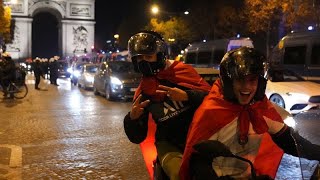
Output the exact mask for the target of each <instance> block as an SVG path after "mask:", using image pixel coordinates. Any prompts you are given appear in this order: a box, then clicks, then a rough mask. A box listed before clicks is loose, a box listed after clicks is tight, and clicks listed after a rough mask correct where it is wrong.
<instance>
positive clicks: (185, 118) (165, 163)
mask: <svg viewBox="0 0 320 180" xmlns="http://www.w3.org/2000/svg"><path fill="white" fill-rule="evenodd" d="M128 51H129V57H131V60H132V63H133V65H134V69H135V71H136V72H139V73H142V75H143V76H142V79H141V81H140V85H139V87H138V89H137V91H136V92H135V96H134V100H133V105H132V109H131V111H130V112H129V113H128V114H127V115H126V116H125V118H124V129H125V132H126V135H127V136H128V138H129V140H130V141H131V142H133V143H136V144H140V143H142V142H143V141H144V140H145V139H146V137H147V133H148V120H149V121H154V122H155V123H156V134H155V146H156V149H157V155H158V160H159V162H160V164H161V166H162V168H163V170H164V171H165V173H166V174H167V176H168V177H170V179H178V178H179V177H178V176H179V175H178V174H179V169H180V165H181V160H182V153H183V150H184V146H185V141H186V135H187V132H188V128H189V124H190V122H191V120H192V117H193V113H194V111H195V110H196V109H197V108H198V106H199V105H200V104H201V102H202V100H203V98H204V97H205V96H206V95H207V94H208V92H209V91H210V88H211V86H210V85H209V84H208V83H207V82H206V81H205V80H204V79H203V78H201V76H200V75H199V74H198V73H197V72H196V71H195V69H194V68H192V67H191V66H190V65H186V64H184V63H182V62H178V61H174V60H169V59H167V58H166V55H167V44H166V43H165V41H164V40H163V38H162V37H161V35H159V34H158V33H156V32H153V31H143V32H140V33H137V34H135V35H133V36H132V37H131V38H130V39H129V41H128ZM149 115H151V116H149Z"/></svg>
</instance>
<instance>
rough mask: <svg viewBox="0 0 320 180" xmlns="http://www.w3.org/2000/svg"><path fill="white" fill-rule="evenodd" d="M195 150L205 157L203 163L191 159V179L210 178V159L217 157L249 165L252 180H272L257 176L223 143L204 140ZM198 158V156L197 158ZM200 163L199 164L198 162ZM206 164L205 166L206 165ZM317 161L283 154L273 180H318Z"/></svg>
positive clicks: (251, 164) (211, 172)
mask: <svg viewBox="0 0 320 180" xmlns="http://www.w3.org/2000/svg"><path fill="white" fill-rule="evenodd" d="M193 148H194V149H195V150H196V153H197V154H198V155H200V156H201V157H205V158H206V159H208V160H206V161H205V162H204V161H203V159H201V157H200V158H191V163H190V164H191V171H192V172H191V176H192V177H193V179H195V180H197V179H204V178H205V179H207V177H208V176H209V177H212V175H213V174H215V172H214V170H213V169H212V165H211V162H212V159H214V158H217V157H220V156H222V157H232V158H236V159H239V160H241V161H245V162H247V163H249V164H250V168H251V177H250V179H252V180H258V179H259V180H261V179H266V180H267V179H268V180H269V179H272V178H271V177H269V176H267V175H260V176H257V175H256V172H255V169H254V167H253V163H252V162H251V161H250V160H248V159H245V158H243V157H240V156H237V155H235V154H233V153H232V152H231V151H230V150H229V148H228V147H227V146H225V145H224V144H223V143H221V142H219V141H216V140H206V141H202V142H200V143H198V144H196V145H194V146H193ZM198 157H199V156H198ZM200 161H201V162H200ZM206 163H207V164H206ZM319 178H320V171H319V161H317V160H308V159H305V158H299V157H295V156H291V155H288V154H284V155H283V157H282V160H281V163H280V165H279V167H278V171H277V173H276V176H275V179H311V180H313V179H319ZM216 179H234V178H232V177H230V176H223V177H217V178H216Z"/></svg>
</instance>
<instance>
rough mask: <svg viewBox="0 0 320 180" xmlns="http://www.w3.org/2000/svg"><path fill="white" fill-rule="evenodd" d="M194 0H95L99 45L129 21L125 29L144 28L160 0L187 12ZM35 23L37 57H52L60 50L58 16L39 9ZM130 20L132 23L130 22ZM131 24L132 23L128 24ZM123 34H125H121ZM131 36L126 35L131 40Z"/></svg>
mask: <svg viewBox="0 0 320 180" xmlns="http://www.w3.org/2000/svg"><path fill="white" fill-rule="evenodd" d="M188 1H191V0H157V1H156V0H112V1H108V0H96V1H95V21H96V24H95V47H96V48H99V49H101V48H103V47H104V46H105V43H106V41H107V40H113V35H114V34H120V35H121V32H119V27H120V26H121V25H122V24H124V23H126V24H127V25H126V26H125V27H126V28H125V31H127V33H128V34H131V35H132V34H134V33H136V32H138V31H139V30H141V28H143V27H144V26H145V25H146V23H147V22H148V20H149V19H150V18H151V14H150V7H151V5H152V4H155V3H156V4H158V5H159V6H160V8H162V9H165V10H166V11H168V12H179V11H180V12H183V11H185V10H186V9H187V8H188V7H187V2H188ZM34 22H36V24H35V23H33V36H32V37H33V47H32V52H33V58H34V57H36V56H38V57H52V56H53V55H55V54H57V53H58V50H57V49H58V41H57V39H58V33H57V28H56V27H57V20H56V19H55V18H54V16H53V15H51V14H50V13H39V14H37V15H36V16H35V17H34ZM128 22H129V23H128ZM128 24H129V25H128ZM120 38H121V37H120ZM127 39H128V38H127V37H122V40H123V41H127Z"/></svg>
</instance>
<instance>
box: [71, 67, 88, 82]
mask: <svg viewBox="0 0 320 180" xmlns="http://www.w3.org/2000/svg"><path fill="white" fill-rule="evenodd" d="M85 64H88V63H87V62H74V63H72V65H71V67H70V68H69V69H68V72H69V73H70V81H71V83H72V84H74V85H77V84H78V77H79V76H80V71H81V68H82V66H83V65H85Z"/></svg>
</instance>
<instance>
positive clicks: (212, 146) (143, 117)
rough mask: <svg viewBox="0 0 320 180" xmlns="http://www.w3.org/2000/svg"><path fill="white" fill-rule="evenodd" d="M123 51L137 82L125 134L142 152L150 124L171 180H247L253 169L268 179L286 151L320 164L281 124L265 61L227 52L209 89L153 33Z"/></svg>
mask: <svg viewBox="0 0 320 180" xmlns="http://www.w3.org/2000/svg"><path fill="white" fill-rule="evenodd" d="M128 51H129V57H130V58H131V60H132V63H133V65H134V68H135V71H136V72H138V73H141V74H142V75H143V77H142V80H141V82H140V85H139V87H138V90H137V91H136V93H135V96H134V99H133V104H132V108H131V110H130V111H129V113H128V114H127V115H126V116H125V117H124V129H125V133H126V135H127V137H128V139H129V140H130V141H131V142H133V143H136V144H140V146H141V148H143V143H144V140H145V139H146V138H147V135H148V131H151V130H152V124H155V128H156V130H155V143H154V145H155V148H156V151H157V161H158V162H159V164H160V165H161V167H162V169H163V170H164V172H165V174H166V176H167V177H168V178H169V179H172V180H176V179H183V180H185V179H237V178H242V179H249V177H251V175H252V174H255V173H252V172H253V171H254V172H256V173H257V176H258V177H259V178H260V179H274V178H275V176H276V173H277V170H278V167H279V166H280V165H281V164H283V163H288V162H284V161H285V160H286V157H288V156H286V154H289V155H292V156H299V157H301V158H306V159H309V160H318V161H319V160H320V146H318V145H315V144H312V143H310V142H309V141H308V140H306V139H304V138H303V137H301V136H300V135H299V134H298V133H297V132H295V131H294V130H293V129H292V128H291V127H289V126H287V125H286V124H285V123H284V118H283V115H282V114H283V113H287V112H286V111H285V110H284V109H282V108H280V107H278V106H277V105H275V104H273V103H271V102H270V101H269V100H268V99H267V97H266V96H265V89H266V84H267V80H266V78H265V72H266V71H265V70H266V68H265V66H264V62H266V59H265V57H264V55H263V54H261V53H260V52H259V51H258V50H256V49H254V48H251V47H241V48H238V49H235V50H232V51H229V52H227V53H226V54H225V56H224V57H223V59H222V61H221V63H220V74H219V78H218V79H217V80H216V81H215V83H214V84H213V86H212V87H210V86H209V84H208V83H206V82H205V81H204V80H203V79H202V78H201V77H200V76H199V74H197V72H196V71H195V70H194V69H193V68H192V67H191V66H189V65H187V64H184V63H181V62H177V61H172V60H169V59H167V58H166V57H167V56H166V55H167V54H166V53H167V45H166V43H165V41H164V40H163V38H162V37H161V35H159V34H158V33H156V32H153V31H142V32H139V33H137V34H135V35H133V36H132V37H131V38H130V39H129V41H128ZM217 141H218V142H220V143H222V144H223V145H224V146H225V147H226V148H227V149H229V150H230V151H231V152H232V153H233V154H235V155H237V156H240V157H242V158H246V159H248V160H250V161H251V162H252V163H253V167H254V170H252V171H250V166H249V164H248V163H245V162H241V161H239V160H237V159H234V158H233V159H232V158H230V157H220V158H216V157H214V156H213V155H212V154H215V152H214V151H219V149H217V147H216V142H217ZM301 150H302V151H304V152H305V153H304V154H301ZM312 162H313V161H312ZM316 162H317V161H316ZM317 163H319V162H317ZM289 164H290V163H289ZM310 164H312V163H310ZM252 176H253V175H252ZM253 177H255V176H253Z"/></svg>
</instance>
